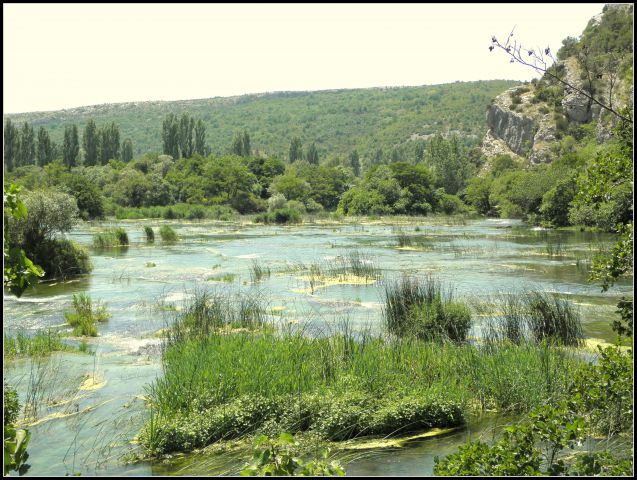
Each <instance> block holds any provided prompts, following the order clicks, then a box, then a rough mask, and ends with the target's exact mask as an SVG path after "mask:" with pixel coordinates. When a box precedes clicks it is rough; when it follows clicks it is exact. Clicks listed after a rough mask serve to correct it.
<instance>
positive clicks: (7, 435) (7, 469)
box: [3, 382, 31, 477]
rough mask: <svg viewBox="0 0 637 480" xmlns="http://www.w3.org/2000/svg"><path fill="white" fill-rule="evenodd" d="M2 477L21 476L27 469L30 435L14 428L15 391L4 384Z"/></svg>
mask: <svg viewBox="0 0 637 480" xmlns="http://www.w3.org/2000/svg"><path fill="white" fill-rule="evenodd" d="M3 400H4V401H3V403H4V416H3V424H4V470H3V472H4V473H3V474H4V476H5V477H6V476H8V475H9V474H10V473H11V472H13V471H15V472H18V474H19V475H23V474H24V473H26V472H27V470H28V469H29V465H28V464H27V463H26V461H27V459H28V458H29V454H28V453H27V447H28V445H29V439H30V438H31V433H30V432H29V431H28V430H26V429H19V428H15V425H14V423H15V422H16V421H17V419H18V415H19V412H20V403H19V400H18V394H17V392H16V390H15V389H14V388H13V387H12V386H11V385H8V384H7V383H6V382H4V392H3Z"/></svg>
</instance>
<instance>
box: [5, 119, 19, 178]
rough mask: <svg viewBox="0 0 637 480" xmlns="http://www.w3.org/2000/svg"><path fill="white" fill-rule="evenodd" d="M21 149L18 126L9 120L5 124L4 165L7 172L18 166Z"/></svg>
mask: <svg viewBox="0 0 637 480" xmlns="http://www.w3.org/2000/svg"><path fill="white" fill-rule="evenodd" d="M19 148H20V134H19V132H18V129H17V128H16V126H15V125H14V124H13V123H12V122H11V120H9V119H7V121H6V123H5V124H4V165H5V167H6V169H7V171H9V172H10V171H11V170H13V167H14V166H16V160H17V154H18V150H19Z"/></svg>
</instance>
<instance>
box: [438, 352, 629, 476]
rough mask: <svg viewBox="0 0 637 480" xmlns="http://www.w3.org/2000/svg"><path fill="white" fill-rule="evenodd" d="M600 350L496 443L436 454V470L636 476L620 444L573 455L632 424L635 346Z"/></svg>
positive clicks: (449, 472)
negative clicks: (578, 448)
mask: <svg viewBox="0 0 637 480" xmlns="http://www.w3.org/2000/svg"><path fill="white" fill-rule="evenodd" d="M600 353H601V358H600V360H599V364H598V365H594V364H592V363H590V364H588V365H586V366H583V367H580V369H579V370H578V371H577V373H576V375H575V376H574V378H573V382H572V385H571V386H570V387H569V388H567V389H564V390H562V391H559V390H558V391H557V392H556V395H555V397H554V398H553V399H551V401H549V402H548V403H547V404H546V405H542V406H540V407H538V408H536V409H535V410H534V411H532V412H531V413H530V414H529V415H528V417H527V418H526V419H523V420H522V421H519V422H516V423H514V424H513V425H511V426H508V427H507V428H506V429H505V430H504V432H503V434H502V436H501V437H500V438H499V439H498V440H497V442H495V443H494V444H493V445H488V444H486V443H483V442H481V441H475V442H470V443H467V444H465V445H463V446H461V447H460V448H459V449H458V451H457V452H456V453H453V454H451V455H449V456H447V457H446V458H445V459H443V460H441V459H440V458H438V457H436V458H435V466H434V473H435V474H436V475H452V476H467V475H480V476H485V475H525V476H526V475H552V476H556V475H632V473H633V468H632V461H631V459H630V456H631V452H628V451H626V452H622V451H621V447H619V448H615V449H614V451H613V453H610V452H609V451H607V450H602V451H597V452H596V451H584V452H581V451H579V452H575V453H574V454H573V450H574V449H575V447H576V446H581V445H582V444H583V443H584V441H585V440H586V439H587V437H589V436H590V435H591V434H595V435H599V434H602V435H604V437H606V440H610V439H611V438H612V437H613V436H614V435H616V434H618V433H620V432H622V431H626V430H628V429H630V428H631V427H632V409H633V401H632V396H633V395H632V377H633V370H632V363H633V362H632V351H629V352H628V353H622V352H621V351H620V350H619V348H616V347H609V348H606V349H602V348H600ZM600 443H601V442H600ZM598 445H599V443H598Z"/></svg>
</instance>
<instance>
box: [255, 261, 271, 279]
mask: <svg viewBox="0 0 637 480" xmlns="http://www.w3.org/2000/svg"><path fill="white" fill-rule="evenodd" d="M271 273H272V272H271V271H270V267H267V266H263V265H261V263H260V262H259V261H258V260H257V259H254V260H252V265H251V266H250V279H251V280H252V283H257V282H260V281H261V280H263V279H264V278H270V275H271Z"/></svg>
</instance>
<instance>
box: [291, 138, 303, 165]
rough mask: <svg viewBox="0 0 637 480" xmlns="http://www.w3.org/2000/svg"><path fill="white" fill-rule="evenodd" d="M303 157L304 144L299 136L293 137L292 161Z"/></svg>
mask: <svg viewBox="0 0 637 480" xmlns="http://www.w3.org/2000/svg"><path fill="white" fill-rule="evenodd" d="M302 158H303V144H302V143H301V139H300V138H299V137H294V138H292V141H291V142H290V163H292V162H294V161H296V160H301V159H302Z"/></svg>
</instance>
